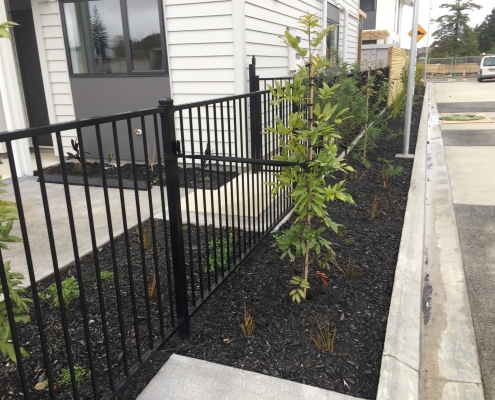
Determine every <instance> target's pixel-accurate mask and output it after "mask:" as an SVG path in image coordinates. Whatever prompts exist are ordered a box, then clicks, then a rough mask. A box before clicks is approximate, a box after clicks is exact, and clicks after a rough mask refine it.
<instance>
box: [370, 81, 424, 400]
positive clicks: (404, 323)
mask: <svg viewBox="0 0 495 400" xmlns="http://www.w3.org/2000/svg"><path fill="white" fill-rule="evenodd" d="M431 90H432V86H431V84H430V83H428V84H427V87H426V95H425V98H424V101H423V108H422V113H421V121H420V125H419V131H418V138H417V142H416V152H415V157H414V164H413V170H412V175H411V184H410V186H409V194H408V201H407V208H406V213H405V216H404V226H403V228H402V238H401V242H400V248H399V256H398V259H397V267H396V271H395V280H394V287H393V291H392V298H391V301H390V311H389V315H388V322H387V331H386V335H385V344H384V348H383V355H382V366H381V370H380V380H379V383H378V392H377V399H379V400H380V399H382V400H385V399H387V400H389V399H399V398H407V399H417V398H418V391H419V355H420V332H421V293H422V282H423V249H424V232H425V194H426V140H427V139H426V138H427V133H428V127H429V123H428V121H429V105H430V99H431Z"/></svg>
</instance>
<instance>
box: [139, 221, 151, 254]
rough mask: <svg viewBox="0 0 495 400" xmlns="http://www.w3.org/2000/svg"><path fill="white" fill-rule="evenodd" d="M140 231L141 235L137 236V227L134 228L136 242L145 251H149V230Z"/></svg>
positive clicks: (142, 229)
mask: <svg viewBox="0 0 495 400" xmlns="http://www.w3.org/2000/svg"><path fill="white" fill-rule="evenodd" d="M141 231H142V235H140V234H139V227H138V226H136V233H137V235H138V237H137V240H138V242H139V243H141V245H142V246H143V248H144V249H145V250H149V248H150V241H149V237H150V232H149V230H145V229H144V227H143V228H141Z"/></svg>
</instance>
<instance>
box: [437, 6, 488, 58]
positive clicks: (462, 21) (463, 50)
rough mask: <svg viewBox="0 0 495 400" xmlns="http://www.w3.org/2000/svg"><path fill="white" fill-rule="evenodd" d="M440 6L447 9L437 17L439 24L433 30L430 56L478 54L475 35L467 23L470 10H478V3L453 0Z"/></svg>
mask: <svg viewBox="0 0 495 400" xmlns="http://www.w3.org/2000/svg"><path fill="white" fill-rule="evenodd" d="M440 8H445V9H446V10H447V12H446V14H445V15H442V16H441V17H439V18H437V19H436V20H435V22H436V23H437V24H438V25H439V26H438V29H437V30H436V31H435V32H433V39H435V40H434V42H433V43H432V44H431V53H430V54H431V57H459V56H472V55H478V53H479V51H478V41H477V35H476V32H475V31H474V29H473V28H471V27H470V26H469V25H468V22H469V16H468V14H467V12H468V11H470V10H474V9H476V10H479V9H480V8H481V6H480V5H478V4H476V3H474V2H472V1H471V0H453V2H452V3H444V4H442V5H441V6H440Z"/></svg>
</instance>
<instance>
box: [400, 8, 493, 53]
mask: <svg viewBox="0 0 495 400" xmlns="http://www.w3.org/2000/svg"><path fill="white" fill-rule="evenodd" d="M416 1H419V2H420V3H419V24H420V25H421V26H422V27H423V28H424V29H425V30H426V32H428V33H430V32H434V31H435V30H436V29H437V24H435V23H431V25H430V26H429V27H428V13H429V11H430V0H416ZM453 1H454V0H431V19H436V18H438V17H441V16H442V15H444V14H445V11H446V10H445V9H444V8H440V7H439V6H440V4H444V3H451V2H453ZM474 2H475V3H477V4H479V5H480V6H482V8H481V9H480V10H474V11H472V12H470V13H469V17H470V21H469V24H470V25H471V26H472V27H473V28H474V27H475V26H476V25H477V24H478V25H479V24H481V23H482V22H483V20H484V19H485V17H486V16H487V15H488V14H490V12H491V11H492V10H493V8H495V2H494V0H474ZM412 20H413V7H408V6H405V7H404V11H403V20H402V32H401V47H404V48H410V47H411V38H410V37H409V36H408V35H407V34H408V32H409V31H410V30H411V28H412ZM428 36H429V35H427V36H425V37H424V38H423V39H421V40H420V41H419V42H418V47H426V45H427V43H428ZM431 42H432V39H431V38H430V44H431Z"/></svg>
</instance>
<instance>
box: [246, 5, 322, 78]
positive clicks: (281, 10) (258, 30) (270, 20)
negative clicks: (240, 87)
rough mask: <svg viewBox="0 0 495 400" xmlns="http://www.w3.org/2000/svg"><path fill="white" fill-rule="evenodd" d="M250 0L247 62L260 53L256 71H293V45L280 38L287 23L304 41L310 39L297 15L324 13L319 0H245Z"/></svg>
mask: <svg viewBox="0 0 495 400" xmlns="http://www.w3.org/2000/svg"><path fill="white" fill-rule="evenodd" d="M245 3H246V57H247V64H249V63H250V62H251V57H252V56H253V55H254V56H256V73H257V75H259V76H260V77H261V78H263V77H266V78H270V77H280V76H288V75H289V72H290V71H289V49H288V48H287V46H286V45H285V44H284V43H283V42H282V39H280V37H279V36H280V35H283V34H284V32H285V30H286V29H287V27H289V28H290V29H291V30H290V33H291V34H292V35H293V36H301V45H302V46H304V47H307V45H308V43H307V40H306V38H305V37H303V34H302V33H301V32H300V31H298V30H296V28H298V26H299V24H298V23H297V19H298V18H299V17H300V16H301V15H303V14H306V13H308V12H309V13H312V14H316V15H317V16H318V18H319V19H320V25H321V21H322V20H321V17H322V13H323V6H322V4H323V3H322V2H321V1H318V0H245ZM324 21H326V17H325V18H324Z"/></svg>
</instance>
